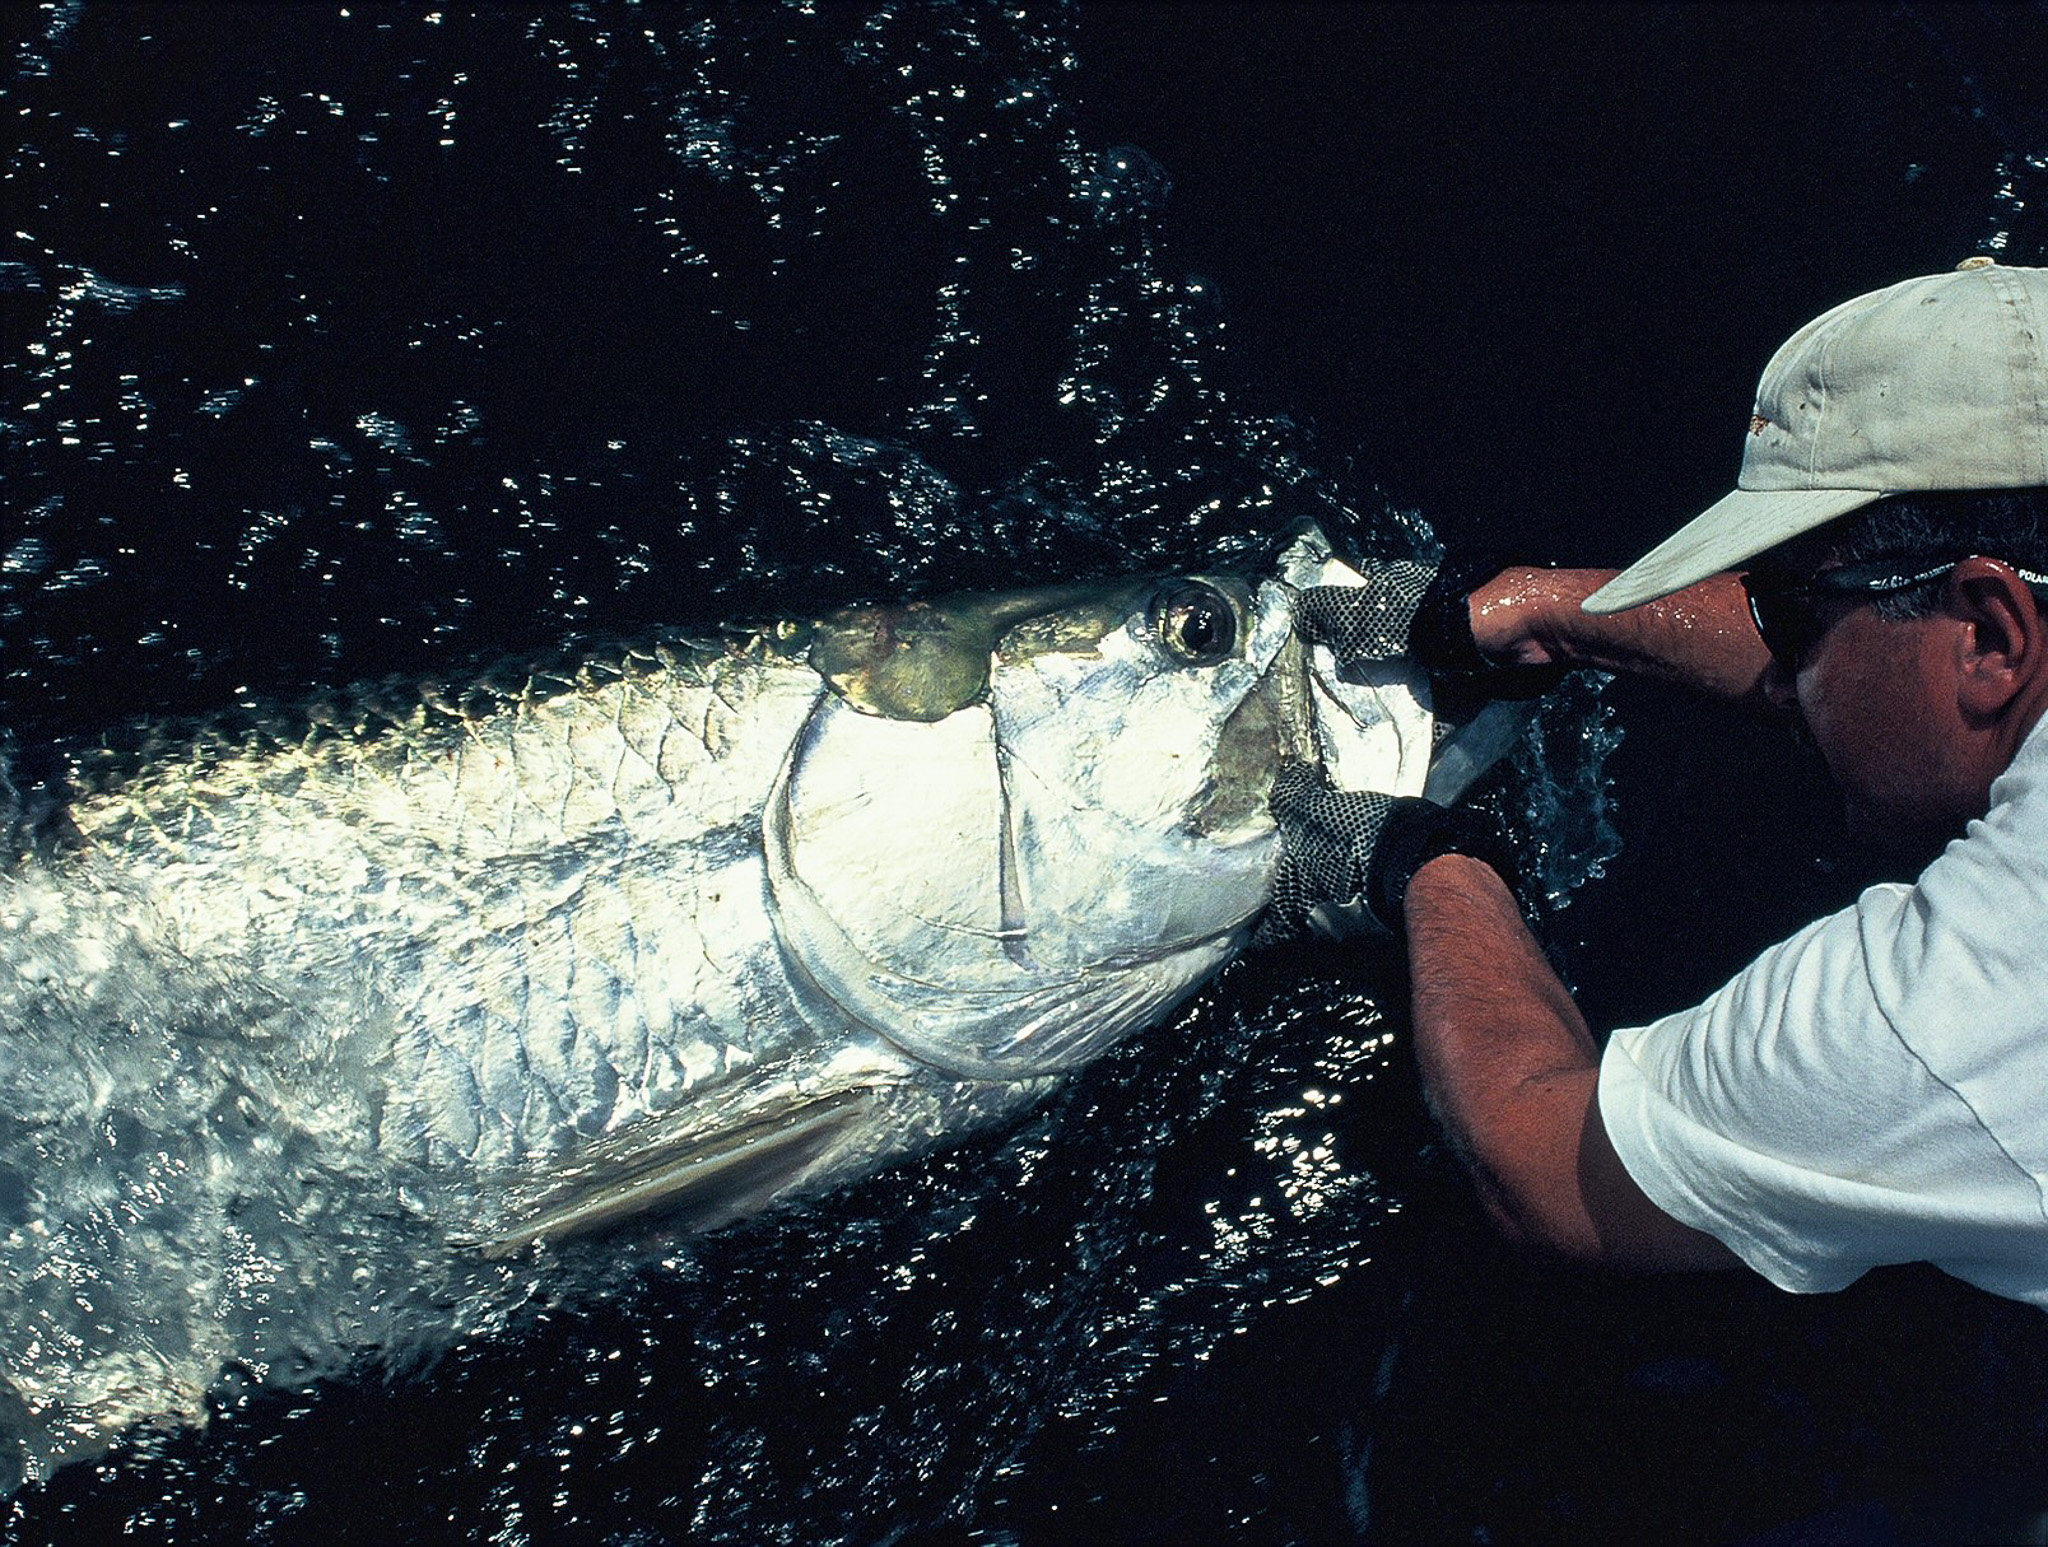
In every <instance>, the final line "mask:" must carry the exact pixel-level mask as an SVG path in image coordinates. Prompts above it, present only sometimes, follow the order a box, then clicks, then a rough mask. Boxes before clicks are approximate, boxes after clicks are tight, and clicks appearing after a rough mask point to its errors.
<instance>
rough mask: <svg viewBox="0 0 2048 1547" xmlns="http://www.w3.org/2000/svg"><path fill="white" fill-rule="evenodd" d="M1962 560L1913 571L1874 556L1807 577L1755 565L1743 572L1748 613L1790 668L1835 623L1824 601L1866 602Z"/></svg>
mask: <svg viewBox="0 0 2048 1547" xmlns="http://www.w3.org/2000/svg"><path fill="white" fill-rule="evenodd" d="M1961 562H1962V560H1961V559H1943V560H1942V561H1941V562H1940V563H1939V564H1936V565H1934V566H1932V567H1931V568H1928V569H1921V570H1912V571H1908V570H1902V569H1901V568H1900V567H1899V562H1898V561H1897V560H1896V559H1872V560H1870V561H1869V562H1867V563H1863V564H1844V565H1842V566H1841V567H1840V568H1837V569H1824V570H1821V571H1820V572H1819V573H1818V574H1814V575H1809V576H1808V577H1807V578H1806V579H1804V580H1794V579H1792V578H1791V577H1790V576H1787V575H1776V574H1772V573H1770V572H1769V571H1767V570H1752V571H1750V572H1749V573H1748V574H1746V575H1744V576H1743V577H1742V589H1743V591H1744V592H1745V593H1746V594H1747V595H1748V597H1749V616H1750V618H1751V620H1752V621H1754V622H1755V624H1756V631H1757V635H1758V637H1760V638H1761V639H1762V640H1763V642H1764V648H1765V649H1766V650H1768V651H1770V652H1771V658H1772V659H1773V660H1775V661H1776V662H1777V663H1778V664H1779V665H1781V666H1783V667H1785V668H1787V669H1788V670H1789V669H1790V668H1792V667H1794V666H1796V665H1798V664H1799V660H1800V658H1801V657H1802V656H1804V655H1805V654H1806V652H1807V651H1809V650H1811V649H1812V648H1813V647H1814V646H1815V645H1817V644H1819V643H1820V641H1821V636H1822V635H1823V634H1825V633H1826V632H1827V631H1828V629H1829V627H1830V626H1831V625H1832V624H1833V622H1834V616H1833V614H1832V613H1830V612H1828V611H1827V610H1825V609H1824V608H1823V606H1822V604H1823V603H1825V602H1841V601H1850V602H1863V601H1870V600H1873V599H1875V598H1876V597H1880V596H1888V595H1891V594H1892V593H1893V592H1896V591H1910V590H1912V589H1913V588H1914V587H1915V586H1923V585H1926V584H1928V583H1929V582H1931V581H1935V580H1939V579H1941V578H1942V576H1944V575H1946V574H1947V573H1948V572H1949V571H1950V570H1952V569H1954V568H1955V567H1956V565H1958V564H1960V563H1961Z"/></svg>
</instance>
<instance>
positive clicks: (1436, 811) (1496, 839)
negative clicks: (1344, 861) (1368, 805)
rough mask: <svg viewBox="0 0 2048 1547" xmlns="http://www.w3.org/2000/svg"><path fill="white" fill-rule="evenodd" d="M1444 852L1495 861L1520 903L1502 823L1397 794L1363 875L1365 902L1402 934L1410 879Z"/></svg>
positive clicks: (1462, 809) (1393, 930)
mask: <svg viewBox="0 0 2048 1547" xmlns="http://www.w3.org/2000/svg"><path fill="white" fill-rule="evenodd" d="M1445 854H1463V855H1467V856H1469V857H1470V858H1472V859H1476V860H1479V861H1481V862H1482V863H1484V864H1487V865H1490V866H1492V867H1493V869H1494V871H1495V873H1496V874H1498V875H1499V876H1500V878H1501V880H1502V881H1504V882H1505V883H1506V884H1507V888H1508V890H1509V891H1510V892H1513V893H1514V894H1515V896H1516V898H1517V901H1518V903H1519V899H1520V896H1521V888H1520V886H1519V884H1518V883H1519V876H1518V874H1517V866H1516V864H1515V855H1514V850H1513V848H1512V847H1511V846H1510V845H1509V843H1508V839H1507V834H1506V833H1504V832H1502V831H1501V828H1500V825H1499V824H1498V823H1497V822H1494V821H1492V820H1491V819H1489V818H1487V817H1485V816H1482V815H1480V813H1478V812H1477V811H1474V810H1472V809H1471V808H1470V807H1468V806H1440V805H1438V804H1437V803H1436V802H1435V801H1432V800H1421V799H1415V798H1408V799H1401V800H1396V801H1395V802H1394V803H1393V808H1392V809H1391V810H1390V811H1389V812H1388V813H1387V819H1386V825H1385V826H1384V827H1383V828H1382V829H1381V831H1380V837H1379V842H1378V844H1377V845H1376V846H1375V847H1374V849H1373V855H1372V866H1371V869H1370V870H1369V871H1368V873H1367V875H1366V878H1365V902H1366V906H1367V907H1368V908H1370V909H1371V910H1372V915H1373V917H1374V918H1375V919H1377V920H1378V921H1379V922H1380V923H1381V924H1382V925H1384V926H1385V927H1386V929H1387V930H1388V931H1389V932H1390V933H1392V934H1393V935H1395V936H1396V937H1399V936H1400V935H1401V934H1402V932H1403V930H1402V921H1403V904H1404V901H1405V899H1406V897H1407V895H1408V883H1409V882H1411V881H1413V880H1414V879H1415V872H1416V871H1418V870H1420V869H1421V868H1422V867H1423V866H1424V865H1426V864H1428V863H1429V862H1430V861H1431V860H1433V859H1436V858H1438V857H1439V856H1441V855H1445Z"/></svg>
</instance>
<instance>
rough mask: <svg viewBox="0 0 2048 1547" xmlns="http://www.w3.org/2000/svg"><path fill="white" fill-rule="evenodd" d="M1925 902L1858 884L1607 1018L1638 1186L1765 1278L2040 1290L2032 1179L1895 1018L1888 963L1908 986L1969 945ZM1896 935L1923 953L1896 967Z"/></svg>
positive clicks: (1606, 1094) (2047, 1292)
mask: <svg viewBox="0 0 2048 1547" xmlns="http://www.w3.org/2000/svg"><path fill="white" fill-rule="evenodd" d="M1925 911H1926V910H1925V906H1924V899H1923V898H1921V897H1920V896H1919V895H1918V894H1917V893H1916V891H1915V889H1913V888H1908V887H1903V886H1880V887H1874V888H1872V889H1871V890H1870V891H1868V892H1866V893H1865V894H1864V895H1863V896H1862V897H1861V898H1860V899H1859V900H1858V901H1857V903H1856V904H1855V905H1854V906H1853V907H1850V908H1848V909H1845V910H1843V911H1842V912H1840V913H1837V914H1834V915H1831V916H1829V917H1827V918H1824V919H1821V920H1819V921H1817V922H1816V923H1814V924H1812V925H1809V926H1808V927H1807V928H1806V929H1804V930H1801V931H1800V932H1799V933H1798V934H1796V935H1794V936H1793V937H1792V938H1791V939H1789V940H1787V941H1785V942H1784V943H1782V944H1780V945H1778V946H1774V947H1773V948H1772V949H1770V950H1769V951H1766V952H1765V953H1764V954H1763V955H1762V956H1761V957H1759V958H1758V959H1757V960H1756V961H1755V962H1753V963H1752V964H1751V965H1750V966H1749V967H1747V968H1746V969H1744V970H1743V972H1741V973H1740V974H1739V975H1738V976H1737V977H1736V978H1735V979H1734V980H1733V981H1731V982H1730V983H1729V984H1728V985H1727V986H1726V987H1724V988H1722V989H1721V990H1720V991H1719V992H1718V993H1716V994H1714V995H1713V996H1712V997H1711V998H1710V999H1708V1000H1707V1001H1706V1002H1705V1003H1704V1004H1701V1005H1699V1006H1698V1007H1697V1008H1695V1009H1692V1010H1689V1011H1685V1012H1683V1013H1681V1014H1677V1015H1672V1016H1667V1017H1665V1018H1664V1019H1663V1020H1660V1021H1657V1022H1654V1023H1653V1024H1651V1025H1649V1026H1643V1027H1635V1028H1630V1029H1627V1030H1623V1031H1618V1032H1616V1033H1615V1034H1614V1035H1613V1037H1612V1038H1611V1039H1610V1040H1609V1042H1608V1045H1607V1049H1606V1052H1605V1054H1604V1056H1603V1057H1602V1060H1601V1067H1600V1091H1599V1101H1600V1112H1601V1118H1602V1120H1603V1122H1604V1123H1605V1125H1606V1128H1607V1132H1608V1135H1609V1138H1610V1139H1611V1140H1612V1142H1613V1144H1614V1148H1615V1151H1616V1153H1617V1154H1618V1155H1619V1156H1620V1158H1621V1162H1622V1164H1623V1166H1625V1167H1626V1168H1627V1170H1628V1172H1629V1174H1630V1175H1631V1176H1632V1177H1633V1178H1634V1179H1635V1181H1636V1183H1637V1185H1639V1186H1640V1187H1641V1188H1642V1189H1643V1191H1644V1192H1645V1193H1646V1194H1647V1195H1648V1196H1649V1197H1650V1199H1651V1201H1652V1202H1654V1203H1656V1204H1657V1205H1658V1206H1659V1207H1660V1208H1662V1209H1663V1210H1664V1211H1665V1212H1666V1213H1668V1214H1670V1215H1671V1216H1672V1217H1673V1218H1675V1219H1678V1220H1680V1221H1682V1222H1684V1223H1685V1224H1688V1225H1692V1226H1693V1227H1695V1228H1696V1229H1700V1230H1704V1231H1706V1232H1707V1233H1708V1234H1710V1235H1713V1236H1715V1237H1716V1238H1718V1239H1719V1240H1721V1241H1722V1242H1723V1243H1725V1244H1726V1245H1727V1246H1728V1247H1729V1248H1730V1249H1731V1250H1733V1251H1734V1252H1735V1253H1736V1254H1737V1255H1738V1256H1740V1257H1741V1258H1742V1259H1743V1260H1744V1261H1745V1262H1747V1263H1749V1265H1750V1266H1751V1267H1753V1268H1755V1269H1756V1270H1757V1271H1758V1272H1759V1273H1761V1274H1762V1275H1763V1276H1764V1277H1765V1278H1767V1279H1769V1280H1770V1281H1771V1282H1773V1283H1775V1284H1777V1285H1778V1286H1779V1287H1781V1288H1784V1289H1789V1290H1796V1291H1816V1290H1829V1289H1838V1288H1840V1287H1842V1286H1843V1285H1846V1284H1848V1283H1849V1282H1851V1281H1852V1280H1854V1279H1855V1278H1857V1277H1858V1276H1859V1275H1861V1274H1862V1273H1863V1272H1865V1271H1866V1270H1867V1269H1869V1268H1871V1267H1875V1266H1878V1265H1880V1264H1884V1263H1893V1262H1908V1261H1931V1262H1935V1263H1937V1264H1938V1265H1940V1266H1942V1267H1944V1268H1946V1269H1948V1270H1949V1271H1951V1272H1953V1273H1956V1274H1957V1275H1958V1276H1959V1277H1963V1278H1966V1279H1969V1280H1971V1281H1972V1282H1976V1283H1978V1284H1980V1285H1982V1286H1983V1287H1986V1288H1989V1289H1992V1290H1993V1291H1994V1292H1997V1293H2001V1294H2008V1295H2012V1296H2013V1297H2015V1298H2019V1299H2026V1300H2032V1301H2035V1302H2037V1303H2041V1304H2043V1305H2048V1267H2044V1265H2048V1218H2044V1214H2043V1210H2042V1200H2041V1195H2040V1190H2039V1187H2038V1186H2037V1184H2036V1182H2035V1180H2034V1178H2033V1177H2032V1176H2031V1175H2030V1174H2029V1172H2028V1171H2027V1169H2026V1168H2025V1167H2023V1166H2022V1165H2020V1164H2018V1163H2016V1162H2015V1160H2014V1159H2013V1157H2012V1155H2011V1154H2009V1153H2008V1152H2007V1149H2006V1148H2005V1146H2004V1145H2002V1144H2001V1142H2000V1140H1999V1137H1998V1136H1997V1134H1995V1133H1994V1132H1993V1131H1992V1130H1991V1129H1990V1128H1989V1127H1987V1126H1986V1124H1985V1122H1984V1121H1983V1118H1982V1116H1981V1115H1980V1113H1979V1112H1978V1110H1977V1109H1976V1107H1975V1106H1973V1104H1972V1102H1971V1101H1970V1099H1969V1098H1968V1096H1967V1094H1966V1093H1965V1092H1964V1091H1962V1090H1960V1089H1958V1088H1957V1086H1956V1085H1955V1084H1954V1083H1952V1082H1950V1081H1948V1080H1945V1079H1944V1078H1942V1077H1941V1075H1940V1074H1939V1073H1937V1071H1936V1069H1935V1068H1934V1067H1932V1066H1930V1064H1929V1062H1928V1061H1927V1059H1926V1058H1925V1057H1924V1056H1923V1054H1922V1053H1921V1052H1919V1051H1916V1049H1915V1046H1914V1045H1913V1043H1912V1042H1910V1041H1909V1040H1908V1037H1907V1036H1904V1035H1902V1034H1901V1028H1900V1027H1899V1026H1898V1025H1897V1024H1895V1021H1894V1016H1895V1014H1896V1013H1897V1011H1898V1007H1899V1005H1900V1004H1901V1003H1902V1002H1904V1001H1902V1000H1901V999H1900V997H1899V995H1897V994H1895V993H1893V992H1891V988H1892V986H1893V984H1894V982H1895V980H1896V979H1897V978H1898V974H1899V973H1900V972H1902V971H1903V972H1905V973H1906V974H1907V975H1908V978H1909V979H1912V980H1914V981H1918V982H1919V983H1920V984H1921V986H1922V987H1923V988H1924V987H1925V986H1926V977H1927V973H1928V972H1929V971H1932V972H1933V975H1934V976H1935V977H1936V978H1938V977H1940V976H1941V973H1940V971H1939V970H1938V969H1939V966H1940V962H1939V960H1938V959H1936V958H1938V957H1939V955H1940V953H1941V952H1942V951H1943V950H1945V949H1950V948H1951V947H1952V948H1953V949H1960V950H1965V951H1967V950H1968V949H1969V948H1970V940H1969V938H1968V935H1967V933H1965V935H1964V936H1963V937H1962V938H1961V939H1958V940H1955V941H1953V942H1951V945H1950V946H1944V945H1943V943H1942V939H1941V933H1942V932H1941V930H1940V928H1939V927H1938V926H1937V927H1935V928H1932V929H1930V928H1929V926H1928V923H1927V920H1926V918H1925V917H1924V914H1925ZM1900 939H1910V940H1912V941H1915V942H1916V946H1915V950H1916V951H1919V952H1933V953H1934V956H1933V957H1931V958H1928V959H1925V960H1916V961H1913V962H1904V963H1902V962H1901V961H1899V960H1898V959H1897V955H1898V952H1897V944H1896V943H1897V942H1898V941H1899V940H1900ZM1873 957H1875V968H1873ZM1971 1009H1972V1007H1971V1006H1967V1005H1963V1006H1957V1007H1956V1008H1955V1013H1956V1014H1957V1015H1959V1016H1965V1017H1967V1016H1968V1015H1969V1014H1970V1013H1971ZM1909 1029H1912V1028H1909ZM1993 1029H1994V1030H1995V1027H1994V1028H1993Z"/></svg>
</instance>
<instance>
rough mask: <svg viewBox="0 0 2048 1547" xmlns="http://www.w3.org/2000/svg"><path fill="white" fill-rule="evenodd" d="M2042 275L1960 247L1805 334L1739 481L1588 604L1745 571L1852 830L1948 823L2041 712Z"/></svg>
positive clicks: (2044, 668)
mask: <svg viewBox="0 0 2048 1547" xmlns="http://www.w3.org/2000/svg"><path fill="white" fill-rule="evenodd" d="M2044 489H2048V270H2042V269H2027V268H2005V267H2002V266H2000V265H1997V264H1994V263H1992V262H1991V261H1990V260H1989V259H1981V258H1980V259H1971V260H1970V261H1969V262H1968V263H1966V264H1964V265H1962V267H1961V268H1959V269H1957V270H1956V271H1954V272H1952V273H1947V274H1936V275H1930V276H1927V277H1925V278H1922V279H1912V280H1907V281H1905V282H1904V283H1902V284H1898V285H1893V286H1891V287H1890V288H1888V289H1885V290H1879V291H1875V292H1873V293H1871V294H1869V295H1865V296H1859V297H1857V298H1856V299H1855V300H1852V301H1848V302H1845V303H1844V304H1843V305H1841V306H1838V307H1836V308H1834V309H1833V310H1832V311H1829V312H1827V313H1825V314H1824V315H1822V316H1821V317H1819V318H1816V319H1815V320H1814V321H1813V322H1810V323H1808V324H1807V325H1806V326H1805V327H1804V328H1801V329H1800V330H1799V331H1798V332H1797V333H1795V334H1794V335H1793V336H1792V337H1791V338H1790V339H1789V340H1787V341H1786V343H1785V344H1784V345H1783V347H1781V348H1780V349H1779V350H1778V352H1777V354H1776V355H1775V356H1773V357H1772V360H1771V362H1770V364H1769V365H1768V366H1767V367H1766V368H1765V370H1764V374H1763V379H1762V381H1761V383H1760V384H1759V386H1758V389H1757V398H1756V405H1755V409H1754V411H1753V413H1752V416H1751V418H1750V422H1749V434H1748V437H1747V440H1746V442H1745V446H1744V452H1743V462H1742V473H1741V476H1740V478H1739V479H1738V480H1737V487H1736V489H1735V490H1734V492H1733V493H1731V494H1729V495H1728V496H1726V497H1725V498H1724V499H1722V500H1720V501H1718V502H1717V503H1716V504H1715V505H1714V506H1712V507H1711V508H1710V509H1709V510H1707V511H1706V512H1705V513H1704V514H1702V515H1701V516H1699V517H1698V518H1697V519H1695V520H1694V521H1692V522H1691V523H1689V524H1688V525H1687V526H1686V527H1684V528H1683V529H1681V530H1680V531H1679V532H1678V533H1676V534H1675V535H1674V536H1672V537H1671V538H1669V539H1668V540H1666V541H1665V542H1663V543H1661V544H1659V545H1658V546H1657V547H1656V548H1655V549H1653V550H1652V551H1651V552H1650V553H1649V554H1647V555H1646V556H1645V557H1644V558H1642V559H1641V560H1639V561H1638V562H1637V563H1636V564H1634V565H1632V566H1630V567H1629V568H1628V569H1626V570H1624V571H1623V572H1622V573H1621V574H1620V575H1618V576H1616V577H1615V579H1614V580H1613V581H1611V582H1610V583H1609V584H1607V585H1606V586H1604V587H1602V588H1601V589H1600V590H1599V591H1598V592H1596V593H1595V594H1594V595H1593V596H1592V597H1590V598H1588V600H1587V602H1586V610H1587V611H1589V612H1596V613H1600V612H1618V611H1621V610H1623V609H1624V608H1628V607H1634V606H1639V605H1641V604H1642V603H1644V602H1648V601H1653V600H1655V599H1656V598H1658V597H1661V596H1665V595H1669V594H1670V593H1671V592H1673V591H1677V590H1680V589H1683V588H1684V587H1686V586H1689V585H1692V584H1694V583H1695V582H1697V581H1700V580H1704V579H1705V578H1707V577H1708V576H1709V575H1712V574H1716V573H1719V572H1721V571H1724V570H1729V569H1738V568H1748V569H1750V570H1751V571H1752V572H1753V574H1752V581H1751V594H1752V597H1753V599H1754V600H1753V608H1754V611H1755V613H1756V616H1757V621H1758V626H1759V629H1760V631H1762V632H1763V633H1764V636H1765V639H1766V642H1767V643H1770V644H1771V645H1772V646H1773V654H1774V664H1773V666H1772V668H1771V672H1770V674H1769V676H1768V677H1767V679H1766V688H1767V690H1768V691H1769V692H1770V693H1771V695H1772V696H1773V697H1774V698H1776V699H1778V700H1779V701H1780V702H1782V703H1784V704H1785V705H1786V706H1787V707H1788V708H1790V707H1796V708H1797V709H1798V710H1799V712H1800V714H1801V715H1802V717H1803V718H1804V719H1805V721H1806V723H1807V726H1808V728H1809V730H1811V732H1812V733H1813V737H1814V740H1815V741H1816V743H1817V744H1818V745H1819V746H1820V749H1821V752H1822V755H1823V756H1824V757H1825V758H1826V759H1827V761H1828V764H1829V767H1830V769H1831V771H1832V772H1833V773H1834V775H1835V777H1836V780H1837V782H1838V783H1839V784H1840V785H1841V787H1842V790H1843V793H1844V795H1845V797H1846V798H1847V800H1848V803H1849V808H1850V816H1851V819H1852V822H1854V823H1855V825H1857V826H1858V827H1859V828H1861V829H1863V830H1864V831H1866V832H1867V833H1869V834H1870V835H1872V836H1874V837H1879V838H1886V839H1892V840H1896V841H1900V842H1916V841H1917V840H1919V839H1922V838H1925V837H1927V836H1930V835H1939V836H1948V835H1952V834H1953V833H1954V832H1955V831H1957V830H1958V829H1959V828H1960V827H1961V825H1962V823H1963V821H1965V820H1967V819H1968V818H1969V817H1970V816H1973V815H1977V814H1979V813H1981V812H1982V811H1983V810H1984V808H1985V803H1986V800H1987V798H1988V790H1989V787H1990V782H1991V780H1992V779H1993V778H1995V777H1996V775H1997V773H1998V772H1999V771H2001V770H2002V769H2003V768H2004V767H2005V765H2006V764H2007V763H2008V762H2010V761H2011V757H2012V753H2013V752H2014V751H2015V750H2016V749H2017V747H2018V745H2019V742H2020V741H2021V740H2022V739H2023V738H2024V736H2025V734H2026V732H2027V730H2028V729H2029V728H2031V726H2032V725H2033V724H2034V723H2035V722H2036V721H2037V720H2039V719H2040V718H2041V717H2042V715H2043V713H2044V711H2048V638H2044V615H2048V583H2044V577H2048V541H2044V538H2048V533H2044V527H2048V518H2044V515H2043V498H2044Z"/></svg>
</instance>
